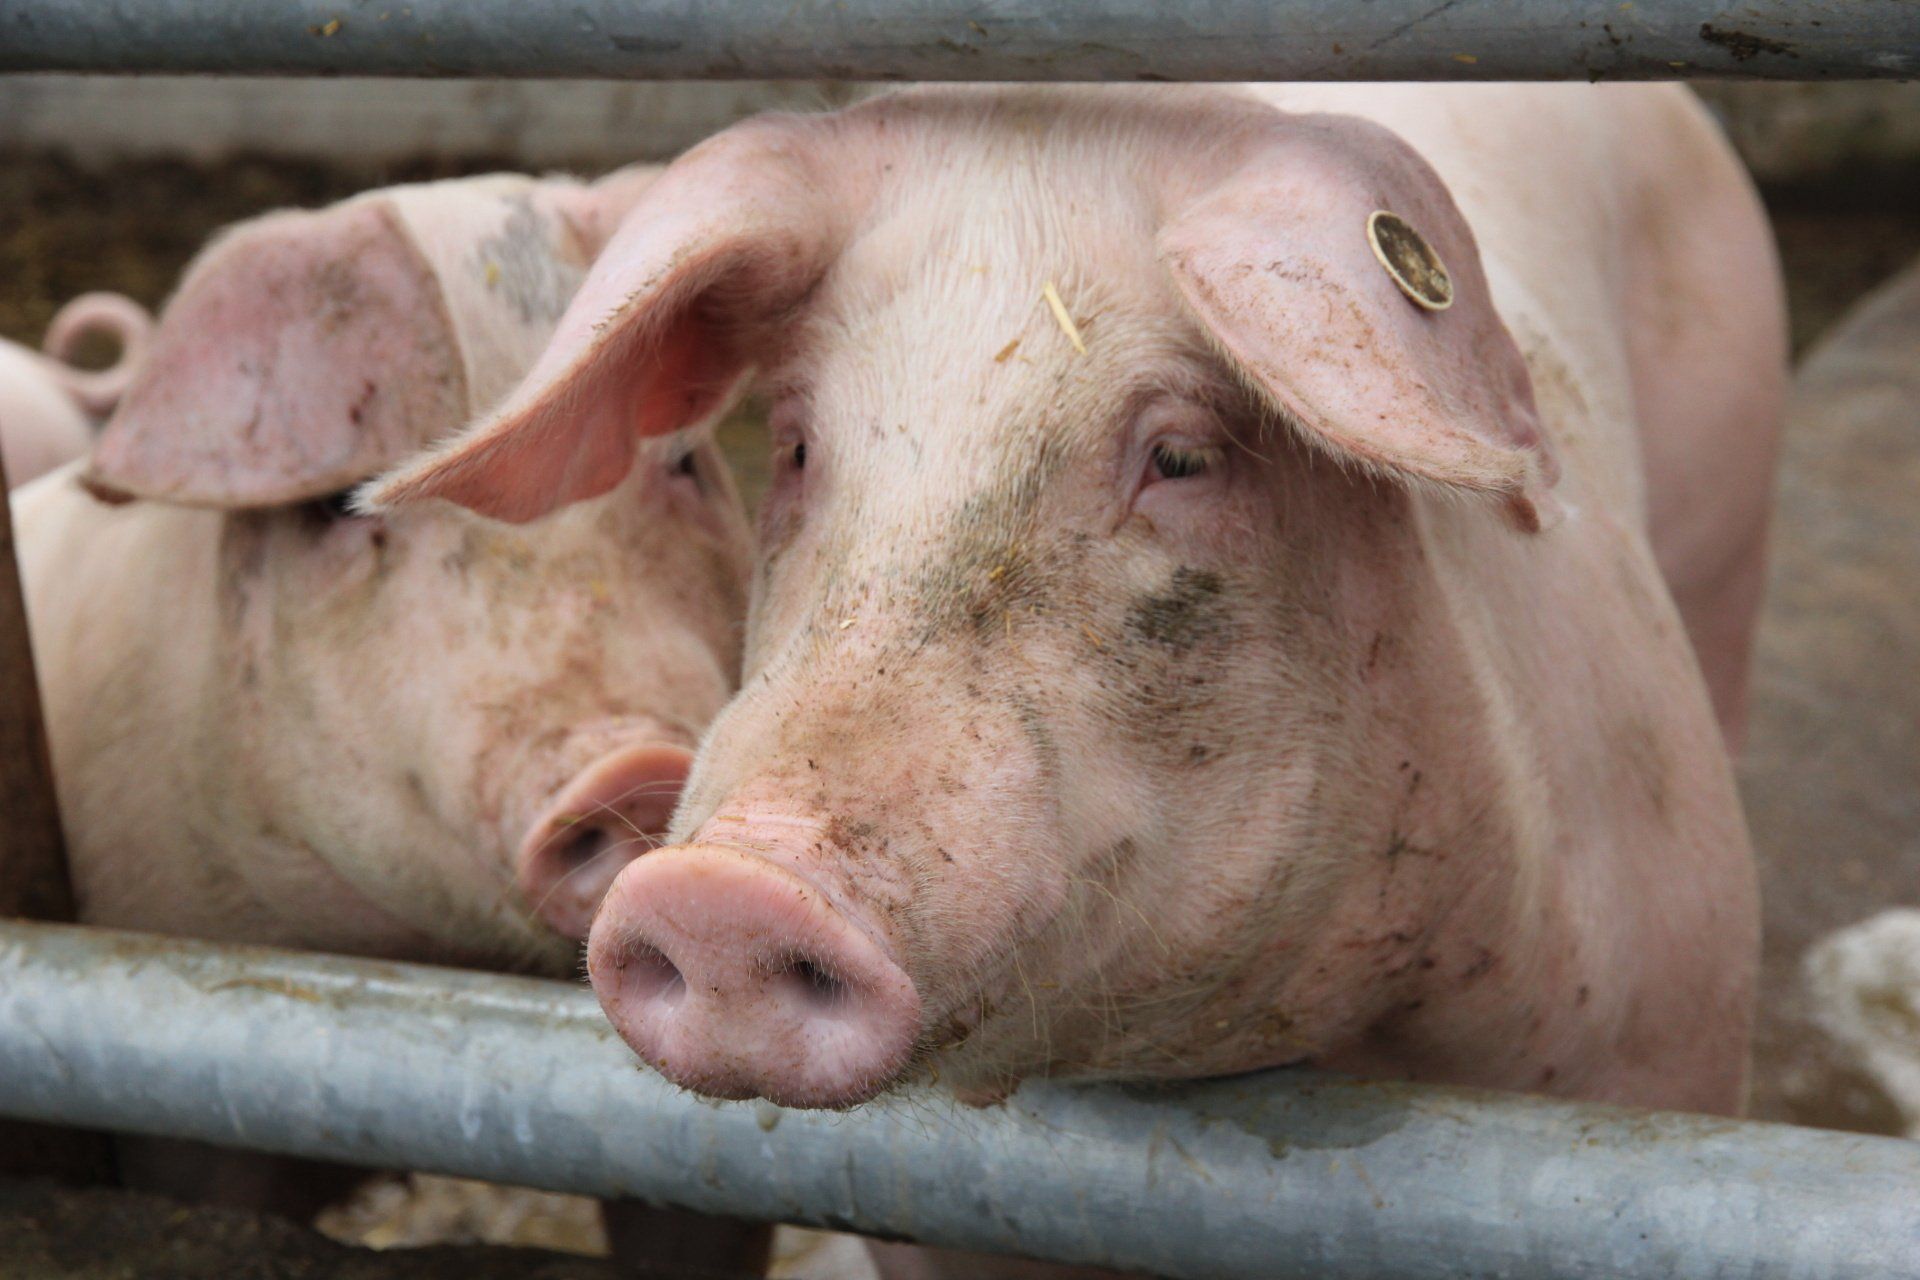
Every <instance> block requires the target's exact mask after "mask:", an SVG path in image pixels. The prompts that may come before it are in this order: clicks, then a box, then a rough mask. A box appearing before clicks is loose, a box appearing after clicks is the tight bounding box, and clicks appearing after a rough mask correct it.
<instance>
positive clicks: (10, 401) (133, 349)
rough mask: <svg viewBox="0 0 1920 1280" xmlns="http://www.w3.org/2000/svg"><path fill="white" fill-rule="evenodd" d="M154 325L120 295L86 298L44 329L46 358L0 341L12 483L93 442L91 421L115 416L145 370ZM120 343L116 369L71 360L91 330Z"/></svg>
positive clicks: (0, 453)
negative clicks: (84, 365) (143, 360)
mask: <svg viewBox="0 0 1920 1280" xmlns="http://www.w3.org/2000/svg"><path fill="white" fill-rule="evenodd" d="M152 327H153V320H152V318H151V317H149V316H148V315H147V313H146V310H145V308H143V307H141V306H140V304H139V303H137V302H135V301H133V300H132V299H131V298H124V297H121V296H120V295H119V294H117V293H88V294H82V295H81V296H80V297H78V298H75V299H74V300H73V301H72V302H69V303H68V304H67V305H66V306H65V307H62V308H61V309H60V313H59V314H58V315H56V316H55V317H54V320H53V325H52V326H51V327H50V328H49V329H48V330H47V338H46V342H45V344H44V347H45V354H43V355H36V354H35V353H33V352H31V351H28V350H26V349H25V348H24V347H19V346H15V345H14V344H13V343H11V342H6V341H0V460H3V461H4V462H5V464H6V477H7V483H8V484H11V485H22V484H25V483H26V482H27V481H29V480H32V479H35V478H36V477H39V476H42V475H45V474H46V473H47V472H49V471H52V470H53V469H54V468H55V467H58V466H62V465H64V464H65V463H68V462H71V461H72V460H73V459H75V458H77V457H79V456H80V455H81V454H83V453H85V452H86V451H87V446H88V445H89V444H90V443H92V438H93V436H92V431H91V430H90V428H89V425H88V417H89V416H95V417H98V416H102V415H105V414H107V413H110V412H112V411H113V407H114V405H115V404H117V403H118V402H119V399H120V395H121V393H122V392H123V391H124V390H125V389H126V385H127V382H128V381H129V380H130V379H131V378H132V376H133V372H134V370H135V369H137V368H138V367H139V365H140V361H141V358H142V355H143V353H144V351H145V348H146V343H147V338H148V335H149V333H150V331H151V330H152ZM96 332H97V333H106V334H108V335H110V336H111V337H112V338H113V340H114V341H115V342H116V343H117V344H118V345H119V349H120V353H119V357H118V359H116V360H115V361H114V364H113V365H112V367H111V368H107V369H101V370H87V369H81V368H79V367H77V366H75V365H73V364H71V363H69V362H68V357H69V356H70V355H71V354H72V351H73V348H74V347H75V346H77V345H78V343H79V341H80V339H81V337H83V336H84V335H86V334H88V333H96Z"/></svg>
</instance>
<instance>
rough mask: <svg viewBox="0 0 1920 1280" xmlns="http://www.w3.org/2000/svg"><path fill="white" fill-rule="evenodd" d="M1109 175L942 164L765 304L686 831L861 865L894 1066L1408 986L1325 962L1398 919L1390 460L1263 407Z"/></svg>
mask: <svg viewBox="0 0 1920 1280" xmlns="http://www.w3.org/2000/svg"><path fill="white" fill-rule="evenodd" d="M1106 179H1107V180H1108V181H1109V182H1110V183H1111V189H1098V188H1096V189H1092V190H1084V191H1079V192H1076V193H1075V194H1074V196H1073V197H1071V198H1068V197H1066V196H1064V195H1060V194H1055V195H1054V196H1053V197H1052V198H1050V199H1047V200H1043V201H1037V202H1036V201H1034V200H1033V199H1032V198H1031V193H1027V192H1024V191H1020V190H1011V189H1009V187H1008V184H1006V183H1001V184H998V185H997V186H996V185H995V184H985V183H971V184H970V183H969V182H968V180H967V175H966V174H964V173H957V174H954V175H953V176H952V177H951V178H950V185H943V186H940V187H939V188H938V189H934V190H926V191H922V192H920V193H918V194H917V196H916V197H915V198H914V199H913V200H912V201H911V203H910V205H909V206H907V207H903V208H902V209H901V210H900V211H899V213H898V215H897V217H894V218H891V219H889V218H886V217H882V218H879V219H878V220H877V221H876V223H875V224H874V225H873V226H872V227H871V228H869V229H868V230H867V231H866V232H865V233H864V234H863V235H862V236H861V237H860V238H859V239H857V240H856V241H855V242H854V243H853V244H852V245H851V246H850V247H849V248H848V250H847V251H846V252H845V253H844V254H843V255H842V256H841V258H840V259H839V260H838V261H837V262H836V263H835V265H834V266H833V267H832V269H831V270H830V271H829V272H828V274H827V277H826V279H825V280H824V281H823V282H822V284H821V285H820V286H819V287H818V288H817V289H816V290H815V291H814V292H813V294H812V295H811V296H810V297H809V298H808V300H807V301H806V302H805V303H804V304H803V306H802V308H801V309H800V311H799V313H798V314H797V315H795V316H793V317H790V318H789V322H788V323H786V324H784V325H783V328H782V333H783V335H784V336H783V338H782V345H781V347H780V348H779V358H778V359H777V360H776V361H775V363H774V365H773V368H772V371H771V374H770V385H771V387H772V389H773V404H774V409H773V413H772V420H771V428H772V435H773V449H774V455H775V456H774V466H775V480H774V483H773V488H772V490H771V492H770V494H769V496H768V498H767V500H766V502H765V504H764V507H763V510H762V516H761V520H762V524H761V537H762V550H761V560H760V568H759V575H758V580H757V582H756V590H755V597H754V601H753V605H752V613H751V623H750V627H749V633H748V654H747V661H746V679H745V685H744V690H743V693H742V695H741V696H740V697H739V698H738V700H737V701H736V702H735V703H733V704H732V706H731V707H730V708H729V710H728V711H727V712H726V713H725V714H724V715H723V716H722V718H721V719H720V720H719V721H718V722H717V724H716V727H715V730H714V732H713V734H712V737H711V738H710V740H709V744H708V747H707V748H706V750H705V751H704V752H703V754H702V757H701V761H702V763H701V766H700V767H699V769H698V770H697V772H696V774H695V776H694V778H693V780H692V782H691V784H690V790H689V793H688V801H687V803H686V805H685V807H684V808H683V809H682V812H681V819H680V822H679V824H678V826H677V827H676V829H675V831H674V832H673V835H674V836H675V837H676V838H677V839H679V840H683V841H688V842H693V843H699V844H708V845H711V844H719V845H725V846H732V847H738V848H742V849H746V850H750V851H754V852H758V853H761V854H763V855H766V856H772V857H775V858H777V859H778V860H779V861H780V862H781V863H782V864H783V865H788V866H794V867H798V868H800V870H801V873H802V874H803V875H805V876H809V877H816V878H819V879H822V880H824V881H830V882H832V883H833V884H835V885H836V886H844V889H843V890H840V891H836V893H835V895H834V896H837V897H841V898H842V899H843V900H845V901H847V902H849V903H851V910H852V911H853V912H854V913H855V914H856V915H858V916H860V917H861V918H862V919H865V920H867V921H870V922H872V925H873V927H874V928H876V929H877V930H879V931H880V932H881V933H883V934H884V935H886V937H887V938H888V940H889V944H890V946H891V947H892V948H894V949H895V950H896V951H897V953H898V954H899V955H901V956H902V957H903V967H904V968H905V970H906V972H907V973H908V974H909V975H910V977H911V979H912V981H913V984H914V986H915V988H916V989H917V991H918V993H919V996H920V1000H921V1023H922V1025H921V1031H920V1037H919V1051H918V1052H917V1054H916V1055H915V1057H914V1060H913V1065H912V1066H911V1067H910V1068H909V1072H910V1073H911V1072H912V1071H914V1070H916V1069H918V1070H920V1071H925V1072H932V1073H934V1074H937V1075H938V1076H939V1077H940V1078H941V1079H943V1080H945V1081H946V1082H948V1083H950V1084H953V1085H956V1086H957V1087H959V1088H960V1089H962V1091H963V1092H965V1093H969V1094H972V1095H976V1096H992V1095H993V1094H994V1093H996V1092H997V1091H999V1090H1001V1089H1003V1088H1004V1087H1006V1086H1007V1085H1008V1084H1009V1083H1010V1082H1012V1081H1014V1080H1017V1079H1018V1078H1020V1077H1022V1076H1025V1075H1029V1074H1035V1073H1056V1074H1066V1075H1076V1076H1098V1075H1142V1074H1146V1075H1192V1074H1205V1073H1217V1072H1220V1071H1225V1070H1238V1069H1246V1068H1251V1067H1255V1066H1260V1065H1268V1064H1275V1063H1281V1062H1287V1061H1293V1060H1298V1059H1301V1058H1304V1057H1308V1056H1310V1055H1311V1054H1312V1053H1313V1052H1314V1050H1315V1049H1316V1047H1318V1046H1320V1045H1321V1044H1323V1043H1326V1042H1328V1041H1329V1040H1331V1039H1333V1038H1336V1037H1338V1036H1341V1035H1344V1034H1348V1033H1350V1032H1351V1030H1352V1028H1353V1027H1355V1026H1357V1025H1359V1024H1361V1023H1364V1022H1365V1021H1367V1020H1368V1019H1370V1018H1372V1017H1375V1016H1377V1014H1378V1013H1379V1007H1378V1006H1379V1002H1381V1001H1384V1000H1390V999H1391V998H1392V992H1391V986H1390V985H1383V986H1379V987H1378V988H1377V989H1374V990H1362V989H1361V988H1360V984H1354V983H1339V982H1335V981H1333V980H1332V979H1331V978H1330V977H1329V967H1330V966H1343V967H1345V968H1346V970H1348V971H1350V970H1351V966H1352V965H1353V964H1355V963H1364V964H1366V965H1369V966H1373V965H1376V964H1377V965H1378V966H1379V967H1380V968H1381V969H1383V970H1384V969H1387V968H1390V967H1391V966H1392V965H1394V964H1403V963H1406V964H1411V963H1413V960H1412V956H1413V953H1414V951H1415V950H1416V949H1417V938H1416V936H1415V935H1416V934H1417V932H1418V928H1419V925H1418V922H1417V920H1416V916H1417V912H1418V910H1419V908H1418V907H1417V906H1416V905H1415V904H1416V901H1417V899H1418V898H1419V891H1418V890H1417V889H1416V887H1415V886H1416V885H1418V884H1419V883H1421V876H1422V873H1421V872H1419V871H1417V870H1412V869H1406V868H1410V866H1411V864H1412V863H1414V862H1417V861H1418V859H1417V858H1410V859H1406V860H1405V863H1406V867H1405V868H1403V870H1402V871H1401V872H1400V873H1399V877H1400V878H1399V880H1398V882H1395V880H1394V878H1393V877H1392V876H1389V875H1383V869H1384V868H1386V867H1387V866H1388V864H1389V863H1391V862H1393V861H1394V858H1393V857H1389V856H1386V855H1383V854H1382V850H1386V849H1389V848H1390V847H1391V845H1392V843H1393V841H1394V840H1395V839H1396V832H1398V831H1407V830H1412V829H1414V827H1415V825H1416V819H1417V818H1418V817H1419V816H1420V815H1421V814H1423V813H1424V812H1425V810H1426V808H1427V804H1428V801H1427V797H1426V796H1424V795H1423V794H1422V792H1421V787H1420V777H1421V774H1420V768H1421V767H1422V766H1421V765H1419V764H1416V763H1415V762H1413V760H1412V748H1411V747H1410V746H1409V742H1410V741H1411V738H1412V736H1413V735H1412V734H1411V732H1410V730H1409V729H1408V728H1407V726H1406V725H1405V724H1404V723H1403V722H1402V720H1401V718H1400V717H1399V716H1398V715H1397V713H1396V707H1397V705H1398V697H1399V691H1401V690H1402V689H1404V687H1405V683H1406V682H1407V681H1408V680H1411V679H1413V678H1415V677H1414V671H1415V668H1416V667H1417V666H1418V665H1419V655H1418V653H1417V651H1416V646H1415V642H1414V639H1413V635H1412V632H1411V629H1410V628H1411V627H1412V626H1413V625H1414V623H1415V621H1416V615H1417V614H1418V612H1419V610H1420V609H1421V608H1422V604H1421V588H1420V587H1419V581H1418V580H1419V573H1418V566H1417V563H1416V561H1417V554H1416V552H1415V551H1414V549H1413V539H1412V537H1411V535H1410V533H1409V530H1408V528H1407V524H1406V522H1407V520H1408V513H1407V504H1406V502H1405V500H1404V495H1402V494H1399V493H1396V492H1395V491H1393V490H1391V489H1389V488H1388V487H1386V486H1382V485H1376V484H1374V483H1373V482H1372V481H1370V480H1369V479H1367V478H1366V477H1364V476H1360V475H1356V474H1353V473H1350V472H1347V471H1343V470H1342V469H1341V468H1340V467H1338V466H1336V465H1335V464H1333V463H1332V462H1330V461H1328V460H1326V459H1325V458H1324V457H1322V456H1321V455H1318V454H1316V453H1314V452H1312V451H1310V450H1309V449H1308V448H1307V447H1306V446H1304V445H1303V444H1301V443H1300V442H1299V440H1298V439H1297V437H1296V436H1295V434H1294V433H1293V432H1292V431H1291V430H1290V429H1289V428H1288V427H1287V425H1286V424H1284V423H1281V422H1277V421H1275V420H1273V419H1272V418H1271V417H1270V416H1268V415H1266V414H1264V413H1263V412H1262V411H1261V410H1260V409H1259V408H1258V407H1257V405H1256V402H1255V401H1254V399H1253V398H1252V397H1251V396H1250V395H1248V394H1247V393H1246V392H1245V391H1244V390H1243V389H1242V387H1241V386H1240V385H1239V384H1238V383H1237V382H1236V381H1235V380H1234V378H1233V377H1232V375H1231V374H1230V373H1229V372H1228V371H1227V369H1226V368H1225V366H1224V365H1223V364H1222V363H1221V362H1220V361H1218V360H1217V359H1216V358H1215V357H1214V356H1213V355H1212V353H1211V352H1210V351H1209V349H1208V347H1207V344H1206V342H1205V340H1204V338H1203V336H1202V334H1201V333H1200V331H1199V330H1198V328H1197V326H1195V325H1193V324H1192V323H1191V322H1190V321H1188V320H1186V319H1184V318H1183V315H1182V312H1181V310H1180V308H1179V307H1178V306H1177V304H1176V302H1175V299H1174V297H1173V295H1172V288H1171V285H1170V284H1169V283H1168V282H1167V281H1166V277H1165V275H1164V273H1163V272H1161V271H1160V270H1158V269H1157V268H1156V266H1155V264H1154V262H1153V259H1152V239H1151V236H1150V234H1149V233H1148V229H1147V217H1148V214H1147V211H1146V210H1145V209H1144V208H1141V207H1140V206H1141V203H1142V202H1141V198H1140V196H1139V195H1138V193H1137V192H1133V193H1129V191H1128V190H1127V188H1126V185H1125V183H1124V181H1123V180H1122V178H1121V177H1120V176H1119V175H1116V174H1108V175H1106ZM996 190H997V191H998V192H999V193H1000V194H999V197H998V199H996V198H995V196H994V195H993V194H992V193H993V192H994V191H996ZM983 193H985V194H983ZM1094 210H1099V211H1101V212H1100V213H1099V214H1098V215H1096V214H1095V213H1094ZM1129 211H1131V212H1129ZM1048 286H1051V287H1052V288H1053V289H1054V290H1055V291H1056V292H1057V293H1058V295H1059V296H1060V298H1061V299H1062V300H1063V301H1064V305H1065V307H1066V309H1067V312H1068V316H1069V318H1070V320H1071V321H1072V324H1073V327H1074V329H1075V330H1076V332H1077V334H1078V336H1079V339H1080V341H1081V342H1082V343H1084V346H1085V351H1084V352H1082V351H1080V350H1079V349H1077V347H1076V345H1075V342H1074V340H1073V338H1072V337H1071V336H1070V335H1069V333H1068V332H1067V330H1066V327H1065V326H1064V325H1063V324H1062V323H1061V322H1060V321H1059V320H1058V319H1057V318H1056V317H1055V315H1054V314H1053V313H1052V310H1051V308H1050V307H1049V305H1048V304H1047V303H1046V302H1045V301H1044V300H1043V289H1044V288H1046V287H1048ZM1335 991H1337V993H1338V994H1337V996H1336V995H1334V994H1329V993H1331V992H1335Z"/></svg>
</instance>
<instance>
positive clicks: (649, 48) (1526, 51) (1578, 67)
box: [0, 0, 1920, 81]
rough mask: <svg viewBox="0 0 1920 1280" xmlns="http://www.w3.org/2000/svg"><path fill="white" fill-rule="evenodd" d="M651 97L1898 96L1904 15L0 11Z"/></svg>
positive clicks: (111, 42) (605, 7) (7, 21)
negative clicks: (1299, 87) (956, 83)
mask: <svg viewBox="0 0 1920 1280" xmlns="http://www.w3.org/2000/svg"><path fill="white" fill-rule="evenodd" d="M14 71H80V72H117V73H142V72H206V73H212V74H223V75H238V74H275V75H315V76H333V75H343V76H344V75H353V76H500V77H516V78H517V77H588V78H613V79H659V80H746V79H761V80H781V79H821V78H825V79H835V80H1056V81H1064V80H1116V81H1129V80H1672V79H1696V78H1733V79H1779V80H1829V79H1903V78H1912V77H1914V76H1916V75H1920V3H1915V2H1914V0H1749V2H1748V3H1733V4H1727V3H1717V2H1715V0H1370V2H1367V3H1358V2H1356V0H1180V2H1175V0H574V2H572V3H566V4H540V3H531V2H529V0H274V2H273V3H270V4H262V3H245V2H241V0H138V2H137V3H136V2H132V0H120V2H118V3H113V2H108V0H0V72H14Z"/></svg>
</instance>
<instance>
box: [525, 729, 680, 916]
mask: <svg viewBox="0 0 1920 1280" xmlns="http://www.w3.org/2000/svg"><path fill="white" fill-rule="evenodd" d="M692 764H693V756H692V753H690V752H689V751H687V750H686V748H684V747H677V746H660V745H647V746H635V747H626V748H623V749H621V750H618V751H613V752H610V753H608V754H607V755H604V756H601V757H600V758H599V759H598V760H596V761H594V762H593V763H592V764H590V765H588V766H587V767H586V768H585V769H583V770H581V771H580V773H579V774H578V775H577V776H576V777H575V778H574V779H573V780H572V781H571V782H569V783H567V785H566V786H565V787H563V788H561V790H560V792H559V794H558V795H557V796H556V797H555V798H554V800H553V802H552V803H551V804H550V805H548V806H547V809H546V811H545V812H544V813H543V814H542V815H541V816H540V817H539V818H538V819H537V820H535V822H534V824H533V826H532V828H531V829H529V830H528V832H527V835H526V838H525V839H524V840H523V841H522V842H521V845H520V856H519V859H518V863H517V867H518V881H519V888H520V893H521V895H522V897H524V898H525V900H526V902H527V904H528V905H529V906H530V907H531V908H532V909H533V911H534V913H535V914H536V915H538V916H539V917H540V919H541V920H543V921H544V922H545V923H546V924H547V926H548V927H549V928H551V929H553V930H554V931H555V932H557V933H560V934H562V935H564V936H566V937H569V938H577V939H579V940H581V941H583V942H584V941H585V940H586V937H587V928H588V926H589V925H591V924H592V923H593V913H594V912H595V911H596V910H598V909H599V906H600V900H601V899H602V898H603V897H605V896H606V893H607V886H608V885H611V884H612V883H613V881H614V877H616V876H618V875H619V874H620V871H621V869H622V868H624V867H625V866H626V865H627V864H628V863H629V862H632V861H633V860H634V859H635V858H637V857H639V856H640V855H641V854H643V853H647V852H649V851H651V850H653V849H655V848H657V847H658V846H659V845H660V843H661V835H662V833H663V832H665V831H666V829H667V823H668V822H670V821H671V820H672V818H673V809H674V806H675V805H676V804H677V803H679V800H680V788H681V787H682V786H683V785H684V784H685V782H686V780H687V770H688V769H689V768H690V767H691V766H692Z"/></svg>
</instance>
